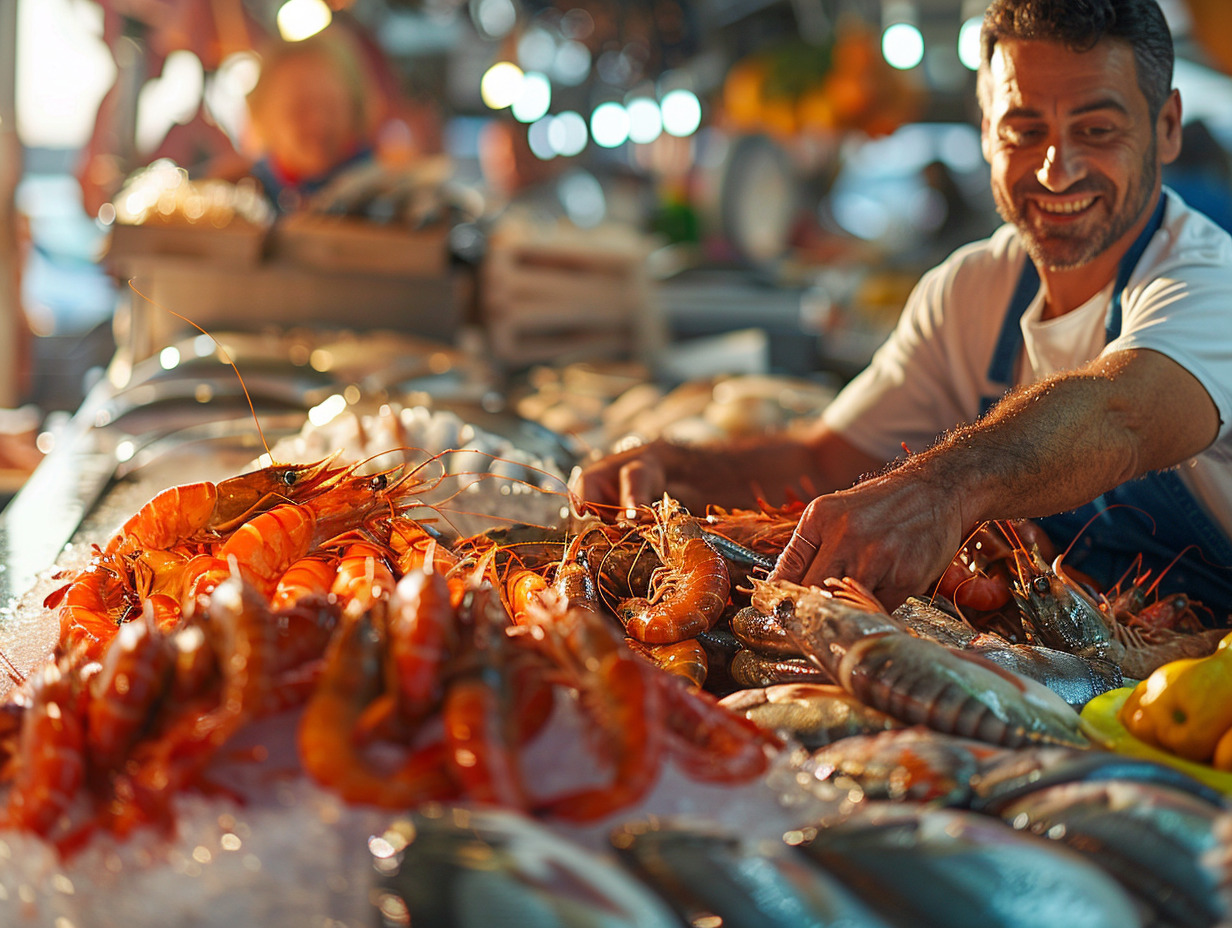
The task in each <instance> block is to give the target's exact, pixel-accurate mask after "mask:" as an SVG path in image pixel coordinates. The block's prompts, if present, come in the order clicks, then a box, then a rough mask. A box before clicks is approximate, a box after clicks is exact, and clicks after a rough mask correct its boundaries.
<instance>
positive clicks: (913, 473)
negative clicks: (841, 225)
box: [579, 0, 1232, 618]
mask: <svg viewBox="0 0 1232 928" xmlns="http://www.w3.org/2000/svg"><path fill="white" fill-rule="evenodd" d="M982 46H983V52H982V62H981V66H980V72H979V84H978V86H979V98H980V104H981V109H982V116H983V119H982V125H981V133H982V139H983V148H984V154H985V157H986V158H987V159H988V161H989V163H990V166H991V174H992V187H993V192H994V194H995V199H996V203H997V207H998V211H999V212H1000V213H1001V215H1002V217H1003V218H1004V219H1005V221H1006V225H1005V226H1003V227H1002V228H1001V229H999V230H998V231H997V232H996V233H994V235H993V236H992V237H991V238H990V239H988V240H986V241H983V242H978V243H975V244H973V245H969V246H967V247H965V248H963V249H960V250H959V251H958V252H956V253H955V254H954V255H953V256H951V258H949V259H948V260H947V261H946V262H945V263H943V264H942V265H941V266H939V267H938V268H935V269H934V270H932V271H930V272H929V273H928V274H926V275H925V276H924V277H923V279H922V280H921V281H920V283H919V285H918V286H917V288H916V290H915V291H914V292H913V294H912V296H911V298H910V300H909V301H908V304H907V306H906V307H905V309H904V312H903V316H902V319H901V320H900V322H899V325H898V327H897V329H896V330H895V332H894V334H893V335H892V336H891V338H890V339H889V341H888V342H887V343H886V345H884V346H883V347H882V348H881V349H880V350H879V351H878V353H877V355H876V357H875V358H874V359H873V362H872V363H871V365H870V366H869V368H868V369H867V370H866V371H864V372H863V373H862V374H861V375H860V376H858V377H857V378H856V379H855V380H854V381H852V383H851V384H850V385H849V386H848V387H847V388H846V389H845V390H844V391H843V392H842V393H841V394H840V396H839V397H838V398H837V400H836V401H835V402H834V403H833V404H832V405H831V406H830V407H829V408H828V409H827V410H826V412H825V415H824V417H823V419H822V421H821V422H819V423H817V425H816V426H815V427H814V428H813V429H812V430H811V431H810V433H809V434H808V435H807V436H805V437H803V438H801V439H798V440H795V439H788V438H773V439H770V440H767V441H765V442H762V443H761V444H760V445H746V446H743V447H736V448H730V449H726V450H725V451H724V453H723V454H722V455H718V454H716V453H715V449H713V448H706V449H690V448H685V447H680V446H672V445H667V444H664V443H653V444H651V445H648V446H646V447H645V448H643V449H635V450H634V451H632V452H628V453H626V454H624V455H622V456H614V457H612V458H609V459H607V460H604V461H602V462H599V463H598V464H596V465H594V466H592V467H591V468H589V469H588V470H586V471H584V472H583V474H582V476H581V479H580V481H579V489H580V492H581V494H582V495H583V496H585V497H587V498H592V499H595V500H602V501H614V500H619V501H621V502H622V504H625V505H627V504H628V503H630V502H633V501H643V500H645V499H648V498H650V497H652V496H653V495H654V494H656V493H658V492H662V491H663V490H667V491H668V492H671V493H675V494H679V495H680V497H681V498H682V499H683V500H685V501H686V503H687V504H690V505H693V506H699V505H704V504H705V503H718V504H726V505H734V504H741V503H747V502H749V500H750V499H751V498H752V496H753V494H754V492H756V491H763V492H766V493H769V494H777V493H782V492H784V491H785V490H786V489H788V488H797V489H798V488H801V487H802V488H804V489H805V490H806V491H808V492H809V493H810V494H811V493H813V492H817V491H832V490H838V488H841V487H849V489H842V490H839V491H838V492H829V493H828V494H827V495H823V496H820V497H818V498H816V499H814V500H813V502H812V503H811V504H810V505H809V506H808V507H807V509H806V510H805V512H804V514H803V516H802V518H801V520H800V523H799V525H798V527H797V529H796V531H795V534H794V535H793V537H792V539H791V541H790V543H789V544H788V546H787V548H786V550H785V551H784V552H783V554H782V555H781V556H780V558H779V561H778V564H777V566H776V567H775V570H774V573H773V576H775V577H778V578H782V579H788V580H795V581H802V582H805V583H818V582H820V581H821V580H822V579H824V578H825V577H828V576H842V575H850V576H854V577H856V578H858V579H860V580H862V581H864V582H865V583H866V584H867V585H869V586H870V587H872V588H873V590H874V592H876V593H877V594H878V595H879V596H880V597H881V598H882V600H883V601H884V602H885V603H886V605H887V606H888V607H891V608H892V607H894V606H895V605H897V604H898V603H900V602H901V601H902V600H903V599H905V598H906V597H907V596H909V595H911V594H916V593H920V592H923V591H925V590H926V589H927V587H928V585H929V583H930V581H932V580H934V579H935V578H936V577H938V576H939V575H940V573H941V572H942V570H943V569H944V567H945V566H946V564H947V563H948V562H949V560H950V559H951V558H952V557H953V555H954V553H955V551H956V550H957V549H958V547H959V545H960V544H961V542H962V540H963V539H964V538H965V537H966V535H967V534H968V533H969V532H970V531H971V530H972V529H973V528H974V527H976V526H977V525H979V524H980V523H982V522H984V521H986V520H992V519H1010V518H1040V517H1044V516H1051V515H1053V514H1056V513H1062V514H1063V515H1061V516H1057V517H1055V518H1053V519H1050V520H1047V521H1046V522H1045V526H1046V528H1048V529H1049V531H1050V532H1051V533H1053V534H1054V537H1055V539H1056V540H1058V541H1059V542H1060V543H1062V544H1066V543H1068V542H1069V541H1070V540H1072V539H1073V538H1075V537H1079V539H1080V540H1079V542H1078V544H1077V545H1076V546H1075V549H1074V551H1073V552H1071V554H1070V555H1069V563H1071V564H1073V565H1075V566H1081V567H1083V569H1085V570H1086V571H1087V572H1088V573H1091V574H1093V575H1095V576H1096V577H1097V579H1099V580H1101V581H1102V582H1104V583H1106V584H1111V583H1113V582H1115V581H1116V580H1117V579H1118V577H1119V576H1120V575H1121V573H1122V572H1123V571H1125V570H1127V569H1130V568H1132V567H1133V566H1134V564H1135V561H1134V558H1135V555H1137V554H1139V553H1141V554H1142V555H1143V557H1144V560H1143V562H1142V563H1143V565H1145V566H1147V567H1150V568H1152V569H1153V570H1154V571H1156V575H1157V574H1158V572H1159V571H1162V570H1163V569H1164V568H1165V567H1166V566H1168V564H1169V563H1170V562H1171V559H1172V558H1173V556H1175V555H1177V554H1183V557H1182V559H1181V561H1180V562H1179V563H1178V564H1177V565H1176V566H1175V567H1173V568H1172V569H1171V570H1169V571H1168V573H1167V579H1166V583H1170V584H1171V586H1172V587H1173V588H1177V589H1181V590H1184V591H1185V592H1188V593H1189V594H1190V595H1191V596H1194V597H1195V598H1197V599H1200V600H1202V601H1203V602H1205V603H1206V604H1207V605H1208V606H1210V607H1212V608H1213V609H1215V610H1216V612H1217V614H1219V615H1220V618H1222V617H1223V616H1224V615H1226V614H1227V610H1228V608H1229V607H1230V606H1232V541H1230V540H1229V536H1230V534H1232V415H1230V414H1232V334H1230V333H1232V324H1230V321H1232V239H1229V237H1228V236H1227V235H1226V234H1225V233H1223V232H1222V231H1221V230H1220V229H1218V228H1217V227H1216V226H1215V225H1214V224H1213V223H1211V222H1209V221H1208V220H1207V219H1206V218H1205V217H1203V216H1202V215H1201V214H1198V213H1195V212H1194V211H1192V210H1190V209H1189V208H1188V207H1187V206H1186V205H1185V204H1184V203H1183V202H1182V201H1181V200H1180V199H1179V198H1178V197H1177V196H1176V195H1175V194H1171V193H1167V192H1166V191H1163V190H1162V188H1161V184H1160V175H1161V169H1162V165H1163V164H1166V163H1168V162H1171V161H1172V160H1173V159H1174V158H1176V156H1177V154H1178V153H1179V150H1180V134H1181V101H1180V97H1179V94H1178V93H1177V92H1176V91H1175V90H1174V89H1172V64H1173V52H1172V43H1171V37H1170V35H1169V32H1168V28H1167V24H1166V23H1165V21H1164V18H1163V16H1162V14H1161V12H1160V10H1159V8H1158V6H1157V5H1156V3H1155V0H1095V2H1090V3H1083V4H1073V3H1070V2H1067V0H994V2H993V3H992V4H991V5H990V7H989V8H988V11H987V13H986V14H985V19H984V28H983V33H982ZM1007 390H1008V391H1009V392H1008V393H1006V391H1007ZM947 429H948V430H949V431H946V430H947ZM937 436H941V437H940V438H939V439H938V438H937ZM930 445H931V447H930ZM903 449H908V450H909V451H910V452H911V453H910V454H909V455H908V456H907V457H906V458H905V459H903V458H902V451H903ZM895 458H897V459H898V460H897V461H896V462H895V463H894V464H893V465H892V466H890V467H889V468H888V469H886V464H887V462H890V461H894V459H895ZM1177 465H1184V466H1182V467H1179V468H1178V467H1177ZM1169 468H1173V470H1168V469H1169ZM878 470H880V473H879V474H878V475H877V476H874V477H871V478H869V479H864V480H862V481H861V482H859V483H856V484H855V485H854V486H851V484H852V483H853V481H855V480H857V479H858V478H859V477H860V475H862V474H868V473H873V472H876V471H878ZM1076 507H1083V508H1081V509H1078V510H1077V511H1073V510H1075V508H1076ZM1092 517H1094V521H1093V522H1092V524H1091V525H1090V526H1087V525H1086V523H1087V521H1088V520H1089V519H1091V518H1092ZM1161 588H1166V587H1161Z"/></svg>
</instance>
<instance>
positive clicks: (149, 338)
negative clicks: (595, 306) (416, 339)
mask: <svg viewBox="0 0 1232 928" xmlns="http://www.w3.org/2000/svg"><path fill="white" fill-rule="evenodd" d="M292 219H294V220H295V221H291V220H292ZM317 219H319V220H320V221H315V220H317ZM283 226H284V223H280V224H279V225H278V226H276V227H275V230H274V231H273V232H271V233H270V235H269V238H268V240H267V241H266V242H265V247H264V248H261V249H258V250H257V251H256V253H255V254H256V258H257V259H256V260H254V259H253V257H252V256H251V253H250V252H249V251H241V250H239V249H238V248H237V247H236V242H235V238H234V236H232V235H230V234H229V233H228V232H227V230H214V232H213V233H211V231H210V230H208V229H202V230H194V231H197V232H200V233H201V234H200V235H199V236H197V237H194V238H191V239H188V240H187V242H186V241H185V239H184V238H183V237H178V236H167V235H166V234H165V230H160V229H156V228H146V227H126V228H132V229H135V230H140V231H141V233H142V234H137V235H129V234H128V233H127V232H125V233H123V234H121V235H120V236H119V237H118V238H116V237H113V240H112V248H111V251H110V253H109V256H108V258H109V260H108V267H109V269H110V270H111V272H112V273H113V274H114V275H115V276H117V277H118V278H119V279H120V280H121V282H122V283H126V282H131V289H130V290H128V291H125V292H124V293H122V298H123V299H122V300H121V302H120V305H119V306H118V307H117V312H116V315H115V325H114V328H115V334H116V347H117V350H119V351H120V352H122V353H124V355H125V356H126V357H128V358H130V359H131V360H132V361H133V362H134V363H135V362H136V361H139V360H141V359H142V358H145V357H148V356H150V355H152V354H155V353H157V352H158V351H159V350H161V349H162V348H163V347H164V346H165V345H167V344H168V343H169V342H171V341H173V340H175V339H176V338H178V337H180V336H182V335H186V334H192V332H193V331H194V329H193V324H195V325H197V326H201V327H202V328H205V329H207V330H226V329H234V330H239V331H258V330H261V329H265V328H271V327H274V328H289V327H294V326H301V325H302V326H310V327H319V328H334V329H337V328H354V329H385V328H388V329H394V330H397V331H402V332H407V333H411V334H415V335H420V336H423V337H426V338H431V339H435V340H438V341H442V342H452V341H453V340H454V338H455V337H456V334H457V327H458V323H459V320H460V311H459V302H460V300H459V296H458V293H457V281H456V279H455V277H454V275H453V274H452V273H451V272H450V268H449V262H448V260H447V246H446V237H447V232H446V230H444V229H435V230H432V231H431V232H430V233H426V232H425V233H415V232H410V231H407V230H402V229H396V228H388V227H380V226H368V224H366V223H363V222H361V221H358V220H336V221H335V220H332V219H331V218H330V217H303V219H300V218H299V217H288V219H287V220H286V221H285V228H284V227H283ZM365 226H368V227H365ZM117 231H118V227H117ZM160 233H162V234H160ZM211 241H212V243H213V244H212V245H211V244H210V243H211ZM117 243H118V245H119V246H120V247H117ZM177 246H178V247H177ZM181 317H182V318H181ZM188 320H191V323H190V322H189V321H188Z"/></svg>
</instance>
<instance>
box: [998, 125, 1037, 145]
mask: <svg viewBox="0 0 1232 928" xmlns="http://www.w3.org/2000/svg"><path fill="white" fill-rule="evenodd" d="M1042 135H1043V133H1042V132H1041V131H1040V130H1039V129H1014V128H1007V129H1005V130H1003V131H1002V133H1001V138H1002V139H1003V140H1004V141H1005V142H1007V143H1008V144H1010V145H1031V144H1034V143H1035V142H1037V141H1039V139H1040V137H1041V136H1042Z"/></svg>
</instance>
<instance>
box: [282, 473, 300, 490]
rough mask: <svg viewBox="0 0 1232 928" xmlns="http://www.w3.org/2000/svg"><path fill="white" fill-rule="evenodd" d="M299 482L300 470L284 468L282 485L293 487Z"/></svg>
mask: <svg viewBox="0 0 1232 928" xmlns="http://www.w3.org/2000/svg"><path fill="white" fill-rule="evenodd" d="M297 483H299V471H294V470H284V471H283V472H282V485H283V486H287V487H293V486H295V485H296V484H297Z"/></svg>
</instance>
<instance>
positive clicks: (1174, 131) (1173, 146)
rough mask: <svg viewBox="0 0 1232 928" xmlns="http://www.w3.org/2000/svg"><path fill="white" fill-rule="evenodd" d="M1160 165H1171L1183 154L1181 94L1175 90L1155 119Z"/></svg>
mask: <svg viewBox="0 0 1232 928" xmlns="http://www.w3.org/2000/svg"><path fill="white" fill-rule="evenodd" d="M1155 139H1156V144H1157V145H1158V147H1159V163H1160V164H1171V163H1172V162H1173V161H1175V160H1176V159H1177V157H1178V156H1179V155H1180V153H1181V92H1180V91H1179V90H1176V89H1173V91H1172V93H1170V94H1169V95H1168V99H1167V100H1166V101H1165V102H1164V105H1163V106H1162V107H1160V110H1159V115H1158V116H1157V117H1156V118H1155Z"/></svg>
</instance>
